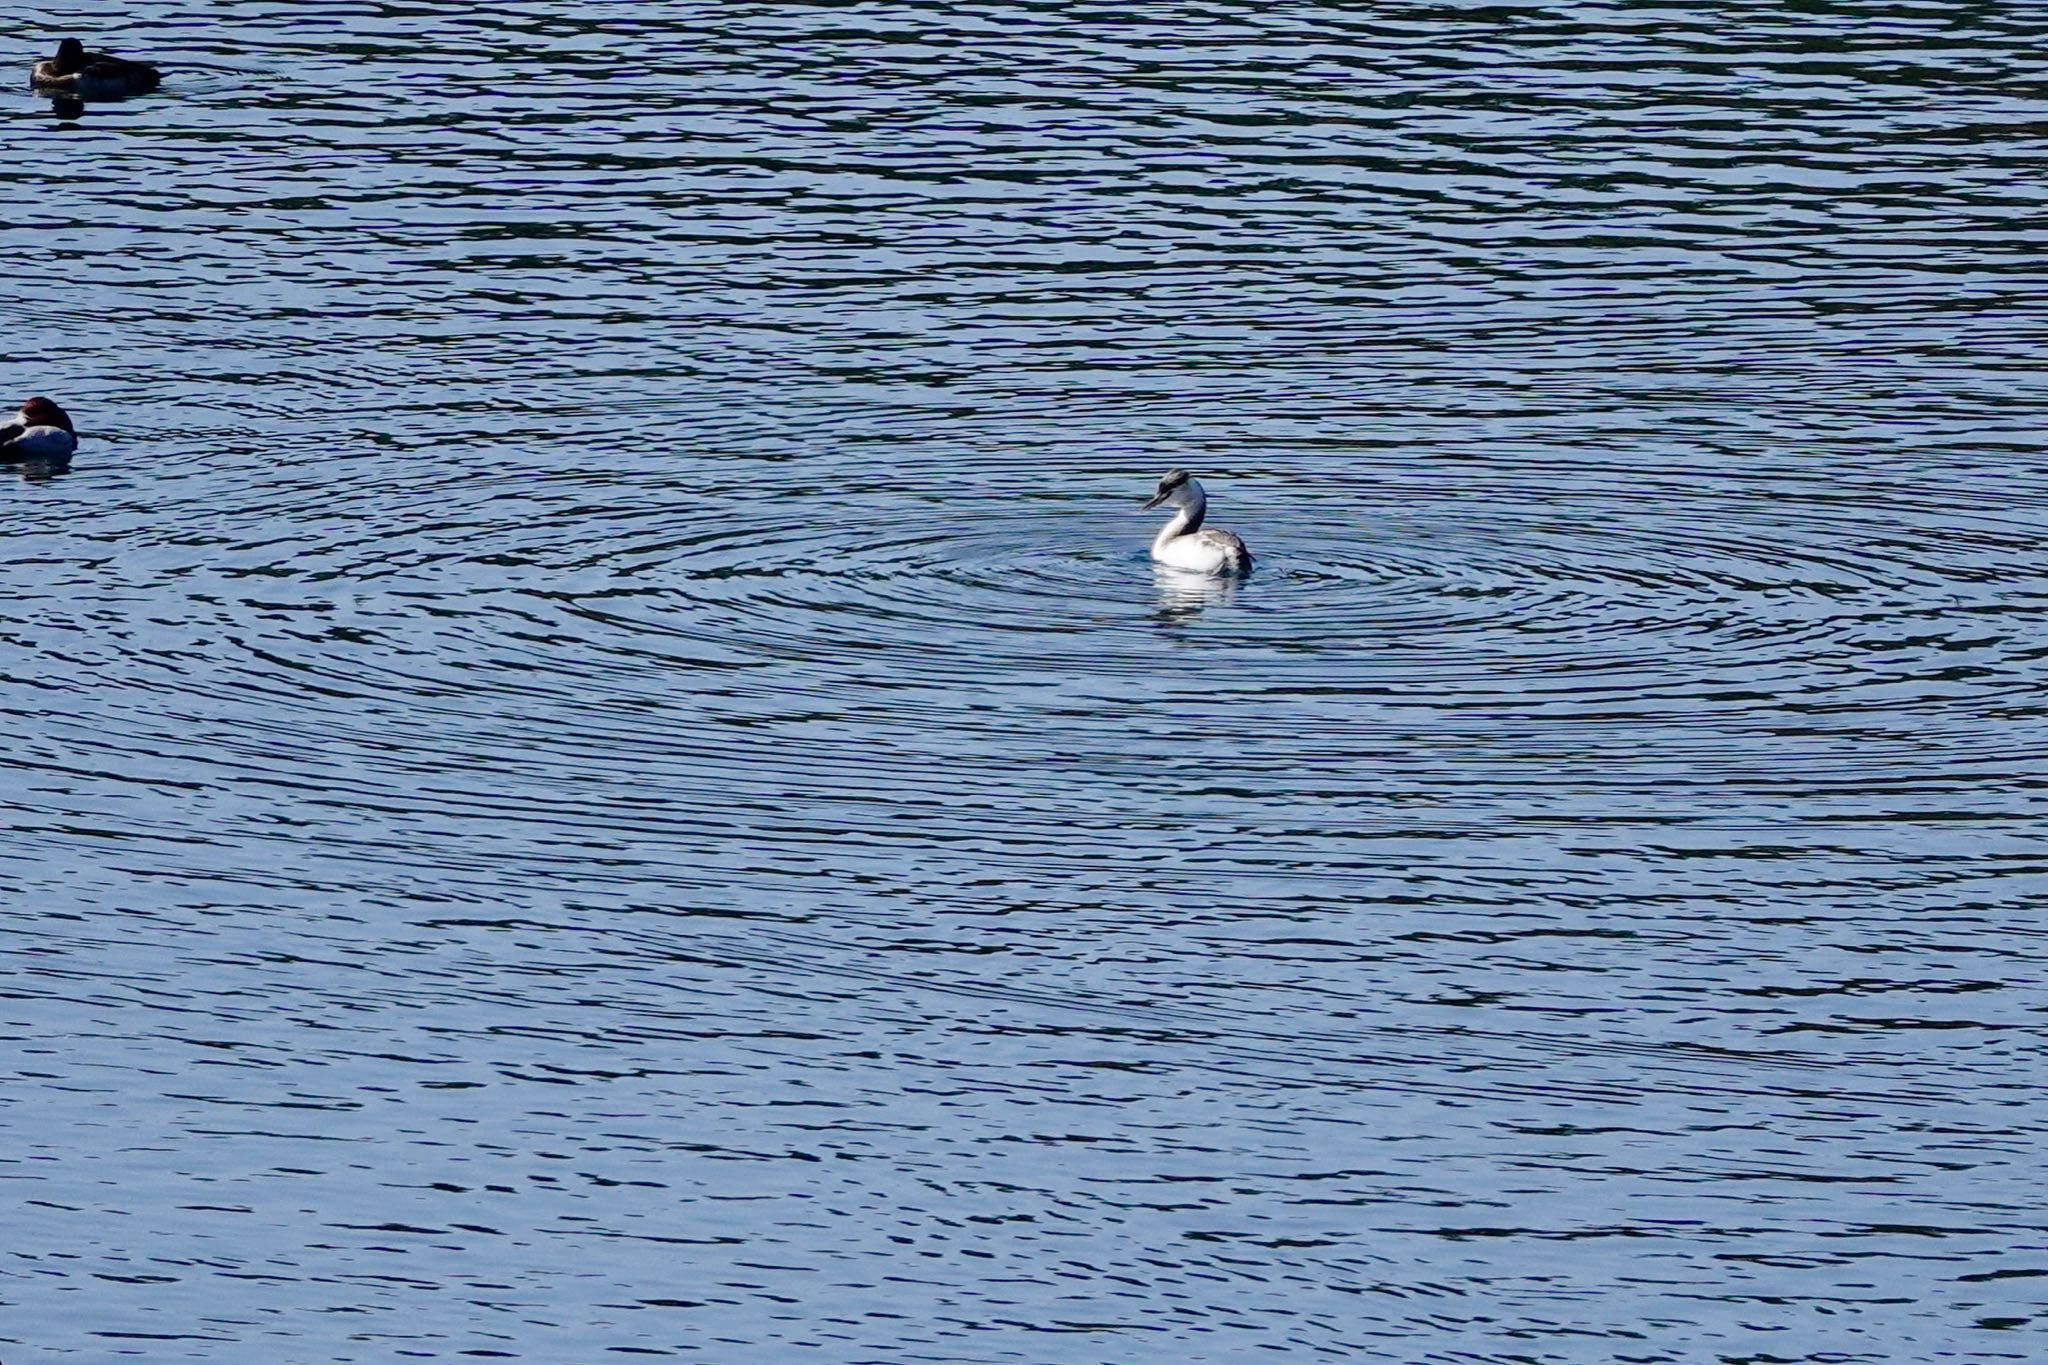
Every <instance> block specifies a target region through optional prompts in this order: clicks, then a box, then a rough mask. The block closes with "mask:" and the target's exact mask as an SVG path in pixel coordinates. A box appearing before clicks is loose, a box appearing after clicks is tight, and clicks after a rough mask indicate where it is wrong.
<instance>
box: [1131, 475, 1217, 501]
mask: <svg viewBox="0 0 2048 1365" xmlns="http://www.w3.org/2000/svg"><path fill="white" fill-rule="evenodd" d="M1200 501H1202V485H1200V484H1199V483H1196V482H1195V480H1194V479H1193V477H1192V476H1190V475H1189V473H1188V472H1187V471H1186V470H1185V469H1176V470H1173V471H1172V472H1170V473H1169V474H1167V475H1166V477H1164V478H1162V479H1161V480H1160V481H1159V488H1158V491H1157V492H1155V493H1153V494H1152V496H1151V497H1150V498H1149V499H1147V500H1146V502H1145V505H1144V506H1143V507H1141V508H1139V509H1138V510H1139V511H1141V512H1149V511H1151V510H1152V509H1153V508H1155V507H1158V506H1160V505H1162V504H1164V505H1165V506H1167V507H1186V506H1189V505H1190V504H1192V503H1196V502H1200Z"/></svg>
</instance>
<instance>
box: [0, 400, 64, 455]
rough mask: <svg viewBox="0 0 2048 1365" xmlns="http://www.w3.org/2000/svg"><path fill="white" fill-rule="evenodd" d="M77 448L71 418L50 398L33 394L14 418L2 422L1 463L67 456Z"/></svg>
mask: <svg viewBox="0 0 2048 1365" xmlns="http://www.w3.org/2000/svg"><path fill="white" fill-rule="evenodd" d="M76 449H78V435H77V433H76V432H74V431H73V430H72V428H71V419H70V418H69V417H67V416H66V415H65V413H64V409H62V408H60V407H58V406H57V405H56V404H55V403H52V402H51V401H50V400H49V399H47V398H31V399H29V400H28V401H27V402H26V403H23V404H22V405H21V411H20V412H17V413H15V414H14V420H13V421H11V422H9V423H7V424H6V425H4V426H0V464H20V463H21V462H22V461H23V460H66V459H69V458H70V457H71V452H72V451H74V450H76Z"/></svg>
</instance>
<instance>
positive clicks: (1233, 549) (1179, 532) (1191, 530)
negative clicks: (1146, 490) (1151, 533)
mask: <svg viewBox="0 0 2048 1365" xmlns="http://www.w3.org/2000/svg"><path fill="white" fill-rule="evenodd" d="M1162 505H1164V506H1167V507H1171V508H1173V509H1174V514H1173V518H1172V520H1170V521H1168V522H1167V523H1166V525H1164V526H1162V527H1160V528H1159V534H1158V535H1157V536H1155V537H1153V540H1152V558H1153V560H1154V561H1155V562H1157V563H1160V564H1164V565H1166V566H1167V567H1168V568H1170V569H1186V570H1188V571H1189V572H1191V573H1206V574H1244V573H1250V572H1251V569H1252V552H1251V551H1250V550H1247V549H1246V548H1245V547H1244V542H1243V541H1242V540H1240V539H1238V537H1237V536H1236V535H1234V534H1233V533H1231V532H1229V531H1218V530H1214V529H1211V530H1206V531H1205V530H1203V529H1202V517H1203V515H1204V514H1205V513H1206V512H1207V511H1208V510H1209V496H1208V494H1206V493H1204V492H1203V491H1202V485H1201V484H1200V483H1198V482H1196V481H1195V479H1194V478H1193V476H1191V475H1190V474H1189V473H1188V472H1187V471H1186V470H1185V469H1176V470H1174V471H1173V472H1172V473H1170V474H1168V475H1167V476H1166V477H1165V478H1163V479H1161V480H1160V481H1159V490H1158V491H1157V492H1155V493H1154V494H1153V495H1152V497H1151V500H1150V501H1148V502H1147V503H1146V504H1145V507H1144V509H1142V510H1146V511H1149V510H1151V509H1152V508H1154V507H1159V506H1162Z"/></svg>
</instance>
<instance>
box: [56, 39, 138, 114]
mask: <svg viewBox="0 0 2048 1365" xmlns="http://www.w3.org/2000/svg"><path fill="white" fill-rule="evenodd" d="M28 83H29V84H30V85H32V86H34V87H35V88H36V89H38V90H42V91H47V92H49V93H52V94H58V95H71V96H74V97H76V98H78V99H87V100H106V99H119V98H121V97H122V96H124V95H146V94H148V93H149V92H150V91H152V90H154V89H156V88H157V86H159V85H161V84H162V83H163V76H162V75H161V74H160V73H159V72H158V71H157V69H156V68H155V67H153V66H151V65H150V64H149V63H148V62H137V61H130V60H129V59H128V58H126V57H116V56H115V55H114V54H113V53H111V52H88V51H86V49H85V44H84V43H81V42H79V41H78V39H76V38H66V39H65V40H64V41H63V42H61V43H58V44H57V55H56V56H54V57H45V58H43V60H41V61H39V62H37V63H36V64H35V69H34V70H33V71H31V72H30V73H29V78H28Z"/></svg>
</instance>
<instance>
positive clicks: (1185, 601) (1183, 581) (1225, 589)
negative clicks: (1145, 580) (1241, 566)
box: [1151, 564, 1246, 624]
mask: <svg viewBox="0 0 2048 1365" xmlns="http://www.w3.org/2000/svg"><path fill="white" fill-rule="evenodd" d="M1151 568H1152V584H1153V588H1154V590H1155V593H1156V596H1157V598H1158V602H1159V610H1158V612H1157V613H1156V615H1157V619H1158V620H1160V621H1162V622H1167V623H1172V624H1180V623H1183V622H1187V621H1192V620H1194V619H1195V618H1196V617H1198V616H1200V615H1201V614H1202V613H1203V612H1204V611H1205V610H1207V609H1208V608H1210V607H1212V606H1214V605H1216V604H1217V603H1219V602H1227V601H1229V600H1230V599H1231V598H1232V597H1234V596H1236V595H1237V593H1238V592H1239V591H1241V590H1242V589H1243V587H1244V584H1245V581H1246V580H1244V579H1242V578H1239V577H1238V576H1237V575H1235V574H1203V573H1190V572H1189V571H1188V570H1186V569H1172V568H1168V567H1167V566H1166V565H1164V564H1154V565H1152V566H1151Z"/></svg>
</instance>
